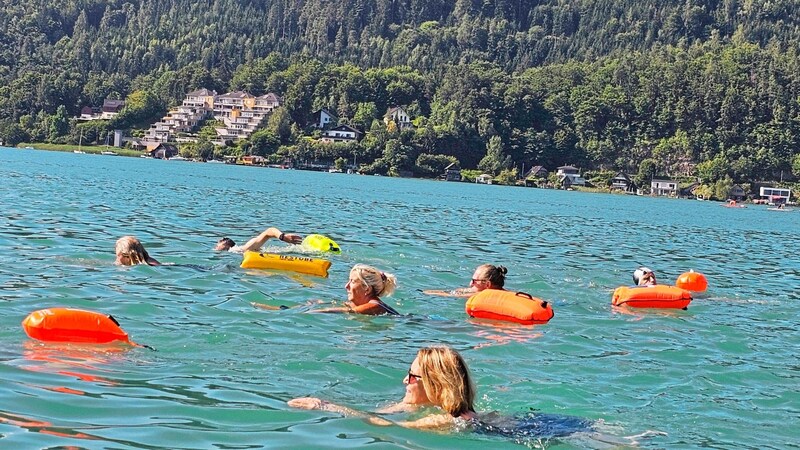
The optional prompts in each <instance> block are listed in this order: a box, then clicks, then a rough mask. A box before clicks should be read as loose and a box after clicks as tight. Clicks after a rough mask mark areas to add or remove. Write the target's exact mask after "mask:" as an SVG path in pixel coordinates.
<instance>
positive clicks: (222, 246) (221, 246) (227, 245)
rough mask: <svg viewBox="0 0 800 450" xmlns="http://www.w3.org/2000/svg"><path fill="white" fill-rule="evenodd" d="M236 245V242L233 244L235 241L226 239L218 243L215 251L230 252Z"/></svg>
mask: <svg viewBox="0 0 800 450" xmlns="http://www.w3.org/2000/svg"><path fill="white" fill-rule="evenodd" d="M234 245H236V242H233V239H231V238H227V237H224V238H222V239H220V240H219V241H217V245H216V246H215V247H214V250H217V251H222V252H224V251H228V250H230V249H231V247H233V246H234Z"/></svg>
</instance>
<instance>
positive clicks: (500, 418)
mask: <svg viewBox="0 0 800 450" xmlns="http://www.w3.org/2000/svg"><path fill="white" fill-rule="evenodd" d="M403 383H404V384H405V396H404V397H403V399H402V400H401V401H400V402H399V403H396V404H394V405H390V406H387V407H385V408H382V409H380V410H378V411H376V412H375V413H366V412H363V411H359V410H356V409H352V408H349V407H346V406H341V405H337V404H335V403H331V402H329V401H326V400H322V399H319V398H316V397H302V398H295V399H292V400H289V401H288V402H287V404H288V405H289V406H291V407H293V408H299V409H308V410H321V411H329V412H333V413H337V414H342V415H344V416H351V417H363V418H366V419H368V421H369V422H370V423H372V424H373V425H379V426H389V425H400V426H403V427H407V428H417V429H430V430H463V429H471V430H473V431H475V432H477V433H481V434H487V435H494V436H502V437H507V438H510V439H513V440H514V441H516V442H520V441H525V440H530V441H531V442H540V441H541V440H542V439H549V438H555V437H566V436H572V435H575V436H576V437H577V436H578V435H580V436H585V437H589V438H591V439H593V440H596V441H600V442H606V443H613V444H616V445H626V444H627V445H631V444H633V443H634V442H633V441H631V440H630V439H631V438H617V437H615V436H608V435H604V434H601V433H598V432H597V431H596V430H595V422H594V421H592V420H588V419H584V418H580V417H575V416H562V415H557V414H541V413H526V414H523V415H521V416H504V415H501V414H497V413H494V412H489V413H478V412H476V411H475V396H476V389H475V385H474V383H473V381H472V377H471V376H470V371H469V368H468V367H467V364H466V362H465V361H464V359H463V358H462V356H461V355H460V354H459V353H458V352H457V351H455V350H453V349H452V348H450V347H446V346H435V347H426V348H422V349H421V350H419V351H418V352H417V356H416V358H414V361H413V362H412V363H411V367H410V368H409V369H408V372H407V373H406V375H405V376H404V377H403ZM424 407H433V408H435V409H436V411H435V412H433V413H432V414H429V415H427V416H425V417H422V418H419V419H416V420H404V421H394V422H393V421H389V420H387V419H385V418H384V417H381V416H379V415H378V414H396V413H414V412H416V411H418V410H419V409H420V408H424ZM643 436H644V435H640V436H636V437H643ZM621 439H628V440H621Z"/></svg>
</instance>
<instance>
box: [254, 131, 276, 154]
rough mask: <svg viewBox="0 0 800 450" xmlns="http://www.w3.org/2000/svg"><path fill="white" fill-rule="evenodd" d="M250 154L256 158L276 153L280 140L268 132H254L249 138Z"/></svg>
mask: <svg viewBox="0 0 800 450" xmlns="http://www.w3.org/2000/svg"><path fill="white" fill-rule="evenodd" d="M249 142H250V154H252V155H257V156H267V155H271V154H273V153H275V152H276V151H278V147H279V146H280V143H281V140H280V138H279V137H278V136H277V135H276V134H275V133H274V132H273V131H270V130H261V131H256V132H255V133H253V135H252V136H250V139H249Z"/></svg>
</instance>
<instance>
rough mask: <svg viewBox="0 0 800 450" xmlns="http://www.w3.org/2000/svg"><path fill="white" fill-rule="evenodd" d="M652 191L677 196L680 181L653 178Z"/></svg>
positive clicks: (657, 193) (660, 194) (651, 182)
mask: <svg viewBox="0 0 800 450" xmlns="http://www.w3.org/2000/svg"><path fill="white" fill-rule="evenodd" d="M650 193H652V194H653V195H658V196H666V197H677V196H678V182H677V181H675V180H656V179H654V180H651V181H650Z"/></svg>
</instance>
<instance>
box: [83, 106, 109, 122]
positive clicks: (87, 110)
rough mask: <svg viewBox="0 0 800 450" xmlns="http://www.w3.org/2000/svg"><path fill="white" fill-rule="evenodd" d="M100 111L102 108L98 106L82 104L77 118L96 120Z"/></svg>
mask: <svg viewBox="0 0 800 450" xmlns="http://www.w3.org/2000/svg"><path fill="white" fill-rule="evenodd" d="M102 112H103V111H102V108H100V107H99V106H84V107H83V108H81V115H80V116H78V120H84V121H86V120H97V119H99V118H100V114H102Z"/></svg>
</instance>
